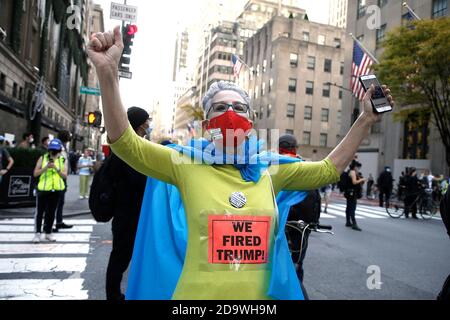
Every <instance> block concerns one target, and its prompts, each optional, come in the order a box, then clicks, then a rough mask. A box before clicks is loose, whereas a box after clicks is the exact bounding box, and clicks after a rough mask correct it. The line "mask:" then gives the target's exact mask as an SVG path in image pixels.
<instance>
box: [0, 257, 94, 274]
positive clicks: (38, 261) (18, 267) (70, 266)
mask: <svg viewBox="0 0 450 320" xmlns="http://www.w3.org/2000/svg"><path fill="white" fill-rule="evenodd" d="M85 268H86V258H50V257H45V258H18V259H17V258H15V259H11V258H3V259H0V274H1V273H6V274H8V273H31V272H49V271H50V270H51V272H83V271H84V269H85Z"/></svg>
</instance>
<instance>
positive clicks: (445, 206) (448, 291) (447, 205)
mask: <svg viewBox="0 0 450 320" xmlns="http://www.w3.org/2000/svg"><path fill="white" fill-rule="evenodd" d="M440 211H441V217H442V221H443V222H444V225H445V228H446V229H447V234H448V236H449V237H450V188H449V189H447V192H446V193H445V195H444V196H443V198H442V200H441V207H440ZM437 299H438V300H439V301H446V302H450V275H449V276H448V277H447V279H446V280H445V282H444V285H443V287H442V290H441V292H440V293H439V296H438V298H437Z"/></svg>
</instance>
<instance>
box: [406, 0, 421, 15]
mask: <svg viewBox="0 0 450 320" xmlns="http://www.w3.org/2000/svg"><path fill="white" fill-rule="evenodd" d="M403 6H404V7H405V8H406V9H408V11H409V13H411V14H412V15H413V17H414V18H416V19H417V20H422V19H421V18H420V17H419V16H418V15H417V14H416V13H415V12H414V10H413V9H411V7H410V6H409V5H408V4H407V3H406V1H405V2H403Z"/></svg>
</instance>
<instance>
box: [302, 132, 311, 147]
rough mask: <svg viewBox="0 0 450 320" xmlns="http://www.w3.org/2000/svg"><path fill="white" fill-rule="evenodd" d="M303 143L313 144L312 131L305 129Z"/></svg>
mask: <svg viewBox="0 0 450 320" xmlns="http://www.w3.org/2000/svg"><path fill="white" fill-rule="evenodd" d="M303 144H305V145H310V144H311V132H309V131H303Z"/></svg>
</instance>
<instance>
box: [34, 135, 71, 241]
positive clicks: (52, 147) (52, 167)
mask: <svg viewBox="0 0 450 320" xmlns="http://www.w3.org/2000/svg"><path fill="white" fill-rule="evenodd" d="M62 149H63V146H62V143H61V141H60V140H59V139H54V140H52V141H51V142H50V144H49V146H48V153H46V154H45V155H43V156H42V157H40V158H39V160H38V161H37V163H36V167H35V168H34V177H35V178H38V177H39V182H38V186H37V199H36V202H37V204H36V207H37V208H36V217H35V236H34V238H33V242H34V243H39V242H40V241H41V229H42V218H43V216H44V213H45V220H44V232H45V239H46V240H48V241H51V242H53V241H55V238H54V237H53V235H52V227H53V222H54V220H55V211H56V206H57V205H58V201H59V197H60V196H61V193H62V192H63V190H64V189H65V185H64V179H66V178H67V166H66V165H65V162H64V157H62V156H61V151H62Z"/></svg>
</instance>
